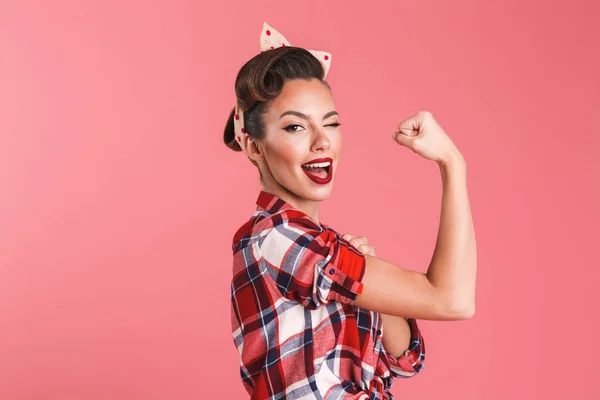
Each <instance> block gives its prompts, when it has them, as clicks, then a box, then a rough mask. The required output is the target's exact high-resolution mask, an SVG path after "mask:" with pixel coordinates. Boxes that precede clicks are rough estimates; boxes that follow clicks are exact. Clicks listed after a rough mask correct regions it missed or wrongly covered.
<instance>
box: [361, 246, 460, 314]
mask: <svg viewBox="0 0 600 400" xmlns="http://www.w3.org/2000/svg"><path fill="white" fill-rule="evenodd" d="M365 260H366V268H365V273H364V276H363V279H362V284H363V290H362V293H361V294H359V295H358V296H357V297H356V300H355V304H356V305H357V306H359V307H363V308H366V309H368V310H371V311H376V312H380V313H384V314H390V315H398V316H403V317H407V318H416V319H425V320H439V321H441V320H458V319H463V318H464V314H463V313H462V312H461V311H460V310H458V309H456V308H455V307H454V305H453V303H452V301H451V299H450V298H449V297H448V296H446V295H445V294H444V292H443V291H442V290H441V289H440V288H436V287H435V286H433V285H432V284H431V282H430V281H429V280H428V278H427V275H426V274H424V273H422V272H418V271H410V270H407V269H404V268H402V267H399V266H397V265H394V264H392V263H391V262H389V261H386V260H384V259H382V258H378V257H375V256H371V255H368V254H366V255H365Z"/></svg>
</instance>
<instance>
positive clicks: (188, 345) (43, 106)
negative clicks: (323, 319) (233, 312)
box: [0, 0, 600, 400]
mask: <svg viewBox="0 0 600 400" xmlns="http://www.w3.org/2000/svg"><path fill="white" fill-rule="evenodd" d="M598 18H600V5H599V4H598V2H597V1H553V2H541V1H537V2H536V1H515V0H511V1H502V2H493V3H492V2H476V1H460V2H444V1H381V2H370V3H368V5H367V4H364V3H361V2H355V3H354V4H352V3H348V2H347V1H329V2H320V1H305V2H302V3H301V4H300V3H297V2H296V3H292V2H288V3H281V2H274V1H271V2H268V1H255V2H239V1H238V2H219V3H218V6H217V7H216V8H213V5H212V4H211V5H210V7H209V4H208V3H206V4H201V3H200V2H194V1H160V2H144V1H134V0H128V1H96V2H91V1H87V2H81V1H53V2H41V1H37V2H36V1H19V2H16V1H13V2H10V1H4V2H2V3H1V4H0V190H1V196H0V399H3V400H4V399H8V400H17V399H18V400H20V399H61V400H63V399H198V398H202V399H205V398H219V399H242V398H247V396H246V393H245V391H244V389H243V387H242V384H241V381H240V379H239V371H238V365H239V358H238V354H237V352H236V350H235V347H234V345H233V341H232V339H231V334H230V314H229V312H230V309H229V306H230V304H229V295H230V294H229V279H230V277H231V248H230V246H231V238H232V236H233V233H234V231H235V230H236V229H237V228H238V227H239V226H240V225H241V224H242V223H244V222H245V221H246V220H247V218H248V217H249V216H250V215H251V214H252V212H253V211H254V210H255V204H254V201H255V199H256V196H257V195H258V192H259V190H260V183H259V180H258V174H257V172H256V170H255V169H254V168H253V167H252V165H251V164H250V163H249V162H248V160H247V159H245V157H243V155H242V154H241V153H234V152H232V151H230V150H229V149H227V148H226V147H225V146H224V145H223V144H222V142H221V141H222V129H223V126H224V124H225V122H226V118H227V116H228V113H229V111H230V110H231V109H232V107H233V106H234V102H235V97H234V92H233V84H234V80H235V76H236V74H237V72H238V70H239V68H240V67H241V66H242V65H243V63H244V62H245V61H246V60H248V59H249V58H251V57H252V56H254V55H255V54H257V53H258V51H259V47H258V37H259V34H260V31H261V28H262V23H263V21H267V22H268V23H269V24H270V25H272V26H273V27H275V28H276V29H278V30H280V31H281V32H282V33H283V34H284V35H285V36H286V37H287V38H288V39H289V40H290V41H291V43H292V44H294V45H298V46H303V47H307V48H310V49H317V50H326V51H329V52H331V53H332V54H333V62H332V67H331V71H330V73H329V75H328V80H329V82H330V83H331V85H332V88H333V90H334V96H335V98H336V105H337V108H338V111H339V112H340V114H341V122H342V123H343V133H344V135H345V136H346V139H345V142H344V143H345V149H344V160H343V162H342V164H341V168H340V170H339V174H338V176H337V177H336V186H335V188H334V191H333V195H332V196H331V198H330V199H329V200H328V201H326V202H324V203H323V204H322V210H321V219H322V220H323V221H324V222H326V223H328V224H330V225H332V226H333V227H334V228H335V229H337V230H339V231H340V232H350V233H354V234H358V235H366V236H368V237H369V240H370V242H371V243H372V244H374V245H375V247H376V249H377V252H378V255H379V256H381V257H383V258H386V259H388V260H391V261H393V262H396V263H398V264H400V265H403V266H405V267H406V268H411V269H416V270H421V271H425V270H426V268H427V265H428V263H429V261H430V257H431V254H432V252H433V248H434V246H435V239H436V235H437V227H438V220H439V211H440V201H441V180H440V174H439V171H438V169H437V167H436V166H435V165H434V164H433V163H432V162H430V161H427V160H425V159H422V158H420V157H419V156H417V155H416V154H414V153H412V152H411V151H410V150H408V149H406V148H402V147H400V146H398V145H395V144H394V143H393V142H392V140H391V138H390V135H391V132H392V131H393V130H395V128H396V125H397V124H398V123H399V122H401V121H402V120H404V119H405V118H407V117H409V116H411V115H413V114H414V113H416V112H417V111H419V110H429V111H431V112H432V113H433V114H434V116H435V117H436V119H437V120H438V121H439V122H440V124H441V125H442V126H443V127H444V129H445V130H446V132H448V134H449V135H450V136H451V137H452V138H453V140H454V141H455V143H456V144H457V146H458V147H459V149H460V150H461V152H462V153H463V155H464V156H465V158H466V160H467V163H468V185H469V192H470V199H471V206H472V211H473V218H474V221H475V227H476V234H477V243H478V266H479V270H478V271H479V272H478V287H477V313H476V315H475V317H474V318H473V319H471V320H467V321H456V322H436V321H421V323H420V326H421V329H422V330H423V332H424V335H425V338H426V341H427V350H428V353H427V361H426V367H425V369H424V371H423V373H422V374H420V375H418V376H417V377H415V378H412V379H410V380H403V381H401V380H398V379H396V380H395V384H394V389H393V393H394V394H395V395H396V396H397V397H398V398H400V399H409V398H415V397H414V396H420V398H425V399H433V398H441V396H444V398H445V399H533V398H536V399H542V398H543V399H563V398H577V399H598V398H600V388H599V387H598V384H597V377H596V375H597V373H598V371H599V367H598V361H597V360H598V357H599V356H600V345H599V344H598V333H599V332H598V328H597V327H598V323H599V322H600V321H599V315H600V313H599V312H598V306H599V305H600V301H599V300H600V298H599V296H598V292H599V290H598V285H599V284H600V279H599V278H600V273H599V272H598V267H600V262H599V261H598V243H597V242H598V239H599V235H598V224H599V223H600V218H599V217H600V215H599V212H598V205H599V204H600V187H599V186H600V185H599V184H600V163H599V162H598V159H597V157H598V151H599V147H600V146H599V145H600V139H599V134H600V129H599V128H600V119H599V112H600V74H598V71H600V46H599V44H598V43H599V40H600V28H599V25H598V23H597V21H598ZM349 215H352V218H349Z"/></svg>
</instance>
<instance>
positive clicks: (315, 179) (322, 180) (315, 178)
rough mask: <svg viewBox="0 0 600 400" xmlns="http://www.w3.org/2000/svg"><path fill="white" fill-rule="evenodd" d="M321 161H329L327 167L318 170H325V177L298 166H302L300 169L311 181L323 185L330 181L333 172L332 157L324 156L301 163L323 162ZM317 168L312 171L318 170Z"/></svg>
mask: <svg viewBox="0 0 600 400" xmlns="http://www.w3.org/2000/svg"><path fill="white" fill-rule="evenodd" d="M323 162H329V163H330V164H329V167H325V168H321V169H319V170H320V171H323V170H325V171H326V173H327V175H326V176H325V177H320V176H318V175H315V173H314V172H311V171H310V169H307V168H303V167H302V166H300V168H302V171H304V173H305V174H306V176H308V178H309V179H310V180H311V181H313V182H315V183H317V184H320V185H325V184H327V183H329V182H331V179H332V177H333V173H332V172H333V159H332V158H329V157H326V158H316V159H314V160H311V161H308V162H306V163H304V164H302V165H305V164H315V163H323ZM319 170H314V171H319ZM321 174H322V172H321Z"/></svg>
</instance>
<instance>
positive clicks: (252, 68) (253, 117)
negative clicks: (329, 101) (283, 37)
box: [223, 46, 329, 166]
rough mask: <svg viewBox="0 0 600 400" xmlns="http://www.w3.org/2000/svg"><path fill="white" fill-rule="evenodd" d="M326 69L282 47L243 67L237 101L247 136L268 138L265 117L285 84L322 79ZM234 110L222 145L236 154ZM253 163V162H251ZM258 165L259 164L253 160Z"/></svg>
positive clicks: (301, 51)
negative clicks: (290, 81)
mask: <svg viewBox="0 0 600 400" xmlns="http://www.w3.org/2000/svg"><path fill="white" fill-rule="evenodd" d="M324 74H325V70H324V69H323V65H321V63H320V61H319V60H317V59H316V58H315V56H313V55H312V53H311V52H310V51H308V50H306V49H303V48H301V47H294V46H282V47H278V48H276V49H273V50H267V51H263V52H261V53H260V54H257V55H256V56H254V57H253V58H252V59H250V60H249V61H248V62H247V63H246V64H244V65H243V66H242V68H241V69H240V71H239V72H238V75H237V78H236V80H235V95H236V100H237V102H238V104H239V106H240V107H241V109H242V110H243V111H244V130H245V132H246V133H248V136H250V137H252V138H254V139H256V140H259V141H260V140H262V139H263V138H264V135H265V124H264V118H263V117H264V114H266V113H267V111H268V109H269V105H270V103H271V101H272V100H274V99H275V98H276V97H277V96H278V95H279V94H280V93H281V90H282V89H283V85H284V83H285V82H286V81H289V80H293V79H304V80H310V79H312V78H316V79H319V80H320V81H322V82H323V83H324V84H325V85H326V86H327V87H329V84H328V83H327V82H326V81H325V80H324V79H323V75H324ZM234 113H235V107H233V108H232V110H231V112H230V113H229V117H228V118H227V123H226V125H225V131H224V133H223V142H224V143H225V145H226V146H227V147H229V148H230V149H232V150H234V151H242V148H241V147H240V145H239V144H238V142H237V141H236V140H235V131H234V124H233V116H234ZM251 161H252V160H251ZM252 163H253V164H254V165H255V166H256V165H257V164H256V163H255V162H254V161H252Z"/></svg>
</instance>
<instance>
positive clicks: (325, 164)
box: [302, 161, 331, 168]
mask: <svg viewBox="0 0 600 400" xmlns="http://www.w3.org/2000/svg"><path fill="white" fill-rule="evenodd" d="M330 165H331V163H330V162H329V161H327V162H323V163H316V164H304V165H302V167H303V168H319V167H320V168H326V167H329V166H330Z"/></svg>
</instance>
